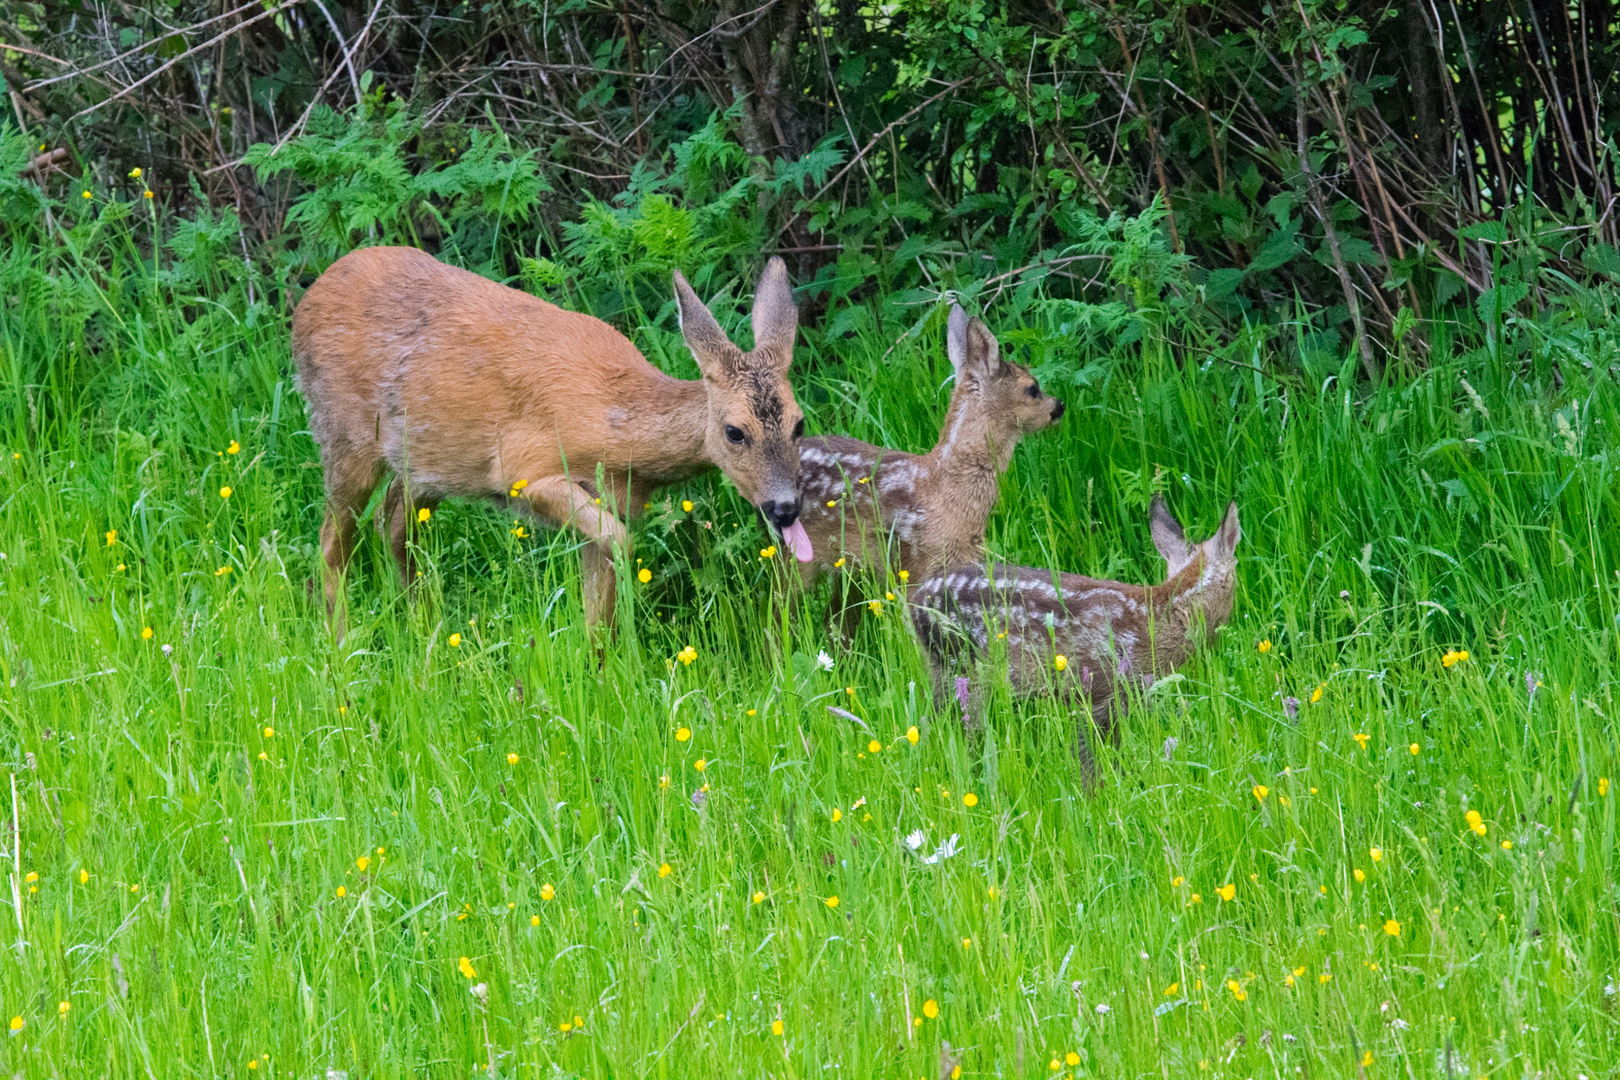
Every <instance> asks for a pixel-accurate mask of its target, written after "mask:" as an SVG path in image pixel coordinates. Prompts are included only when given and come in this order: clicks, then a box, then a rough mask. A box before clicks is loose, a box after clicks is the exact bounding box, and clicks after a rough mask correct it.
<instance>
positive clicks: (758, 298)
mask: <svg viewBox="0 0 1620 1080" xmlns="http://www.w3.org/2000/svg"><path fill="white" fill-rule="evenodd" d="M752 321H753V324H754V352H755V353H756V354H759V353H768V354H769V355H770V359H771V360H772V361H773V362H774V363H775V364H776V366H777V367H778V368H780V369H781V370H783V371H786V370H787V367H788V365H789V364H791V363H793V337H794V335H795V334H796V333H798V329H799V307H798V305H797V304H795V303H794V302H793V286H792V285H789V284H788V274H787V263H785V262H783V261H782V257H781V256H780V255H776V256H773V257H772V258H771V261H770V262H768V263H766V264H765V272H764V273H763V274H761V275H760V276H759V287H758V288H756V289H755V290H754V312H753V318H752Z"/></svg>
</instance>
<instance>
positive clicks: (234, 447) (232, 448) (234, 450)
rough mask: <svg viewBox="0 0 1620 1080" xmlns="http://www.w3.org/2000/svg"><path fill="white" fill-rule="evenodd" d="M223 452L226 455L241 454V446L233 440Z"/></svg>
mask: <svg viewBox="0 0 1620 1080" xmlns="http://www.w3.org/2000/svg"><path fill="white" fill-rule="evenodd" d="M225 452H226V453H227V454H240V453H241V452H242V444H241V443H239V442H237V441H236V440H235V439H232V440H231V445H229V446H227V447H226V448H225Z"/></svg>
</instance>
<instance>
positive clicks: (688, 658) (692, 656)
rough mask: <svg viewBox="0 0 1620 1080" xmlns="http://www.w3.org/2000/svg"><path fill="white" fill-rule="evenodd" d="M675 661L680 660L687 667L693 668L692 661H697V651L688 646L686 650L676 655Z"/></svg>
mask: <svg viewBox="0 0 1620 1080" xmlns="http://www.w3.org/2000/svg"><path fill="white" fill-rule="evenodd" d="M675 659H677V660H679V661H680V662H681V663H683V664H685V665H686V666H687V667H691V666H692V661H694V660H696V659H697V650H696V649H694V648H692V646H690V645H688V646H687V647H686V648H684V649H682V650H681V651H680V652H678V653H676V654H675Z"/></svg>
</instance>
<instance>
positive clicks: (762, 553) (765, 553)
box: [759, 544, 776, 559]
mask: <svg viewBox="0 0 1620 1080" xmlns="http://www.w3.org/2000/svg"><path fill="white" fill-rule="evenodd" d="M759 557H760V558H762V559H774V558H775V557H776V545H775V544H770V545H768V546H766V547H762V548H760V549H759Z"/></svg>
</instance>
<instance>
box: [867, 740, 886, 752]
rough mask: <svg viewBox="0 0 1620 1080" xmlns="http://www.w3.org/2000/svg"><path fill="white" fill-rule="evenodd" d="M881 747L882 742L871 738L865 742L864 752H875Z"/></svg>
mask: <svg viewBox="0 0 1620 1080" xmlns="http://www.w3.org/2000/svg"><path fill="white" fill-rule="evenodd" d="M882 749H883V744H882V743H880V742H878V741H877V740H876V739H873V740H872V741H871V742H869V743H867V744H866V752H867V753H868V754H875V753H877V752H878V751H880V750H882Z"/></svg>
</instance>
